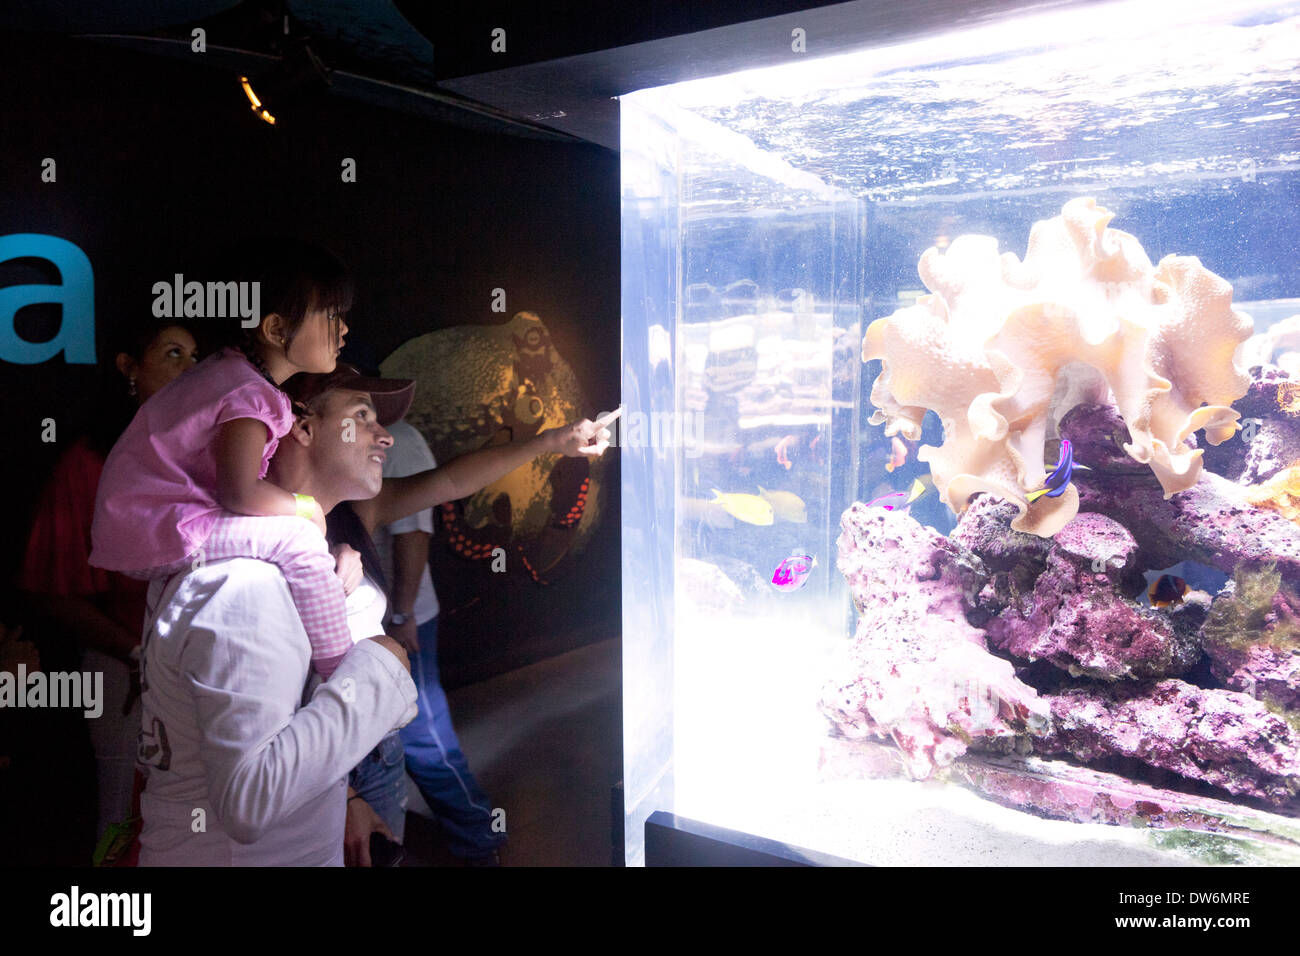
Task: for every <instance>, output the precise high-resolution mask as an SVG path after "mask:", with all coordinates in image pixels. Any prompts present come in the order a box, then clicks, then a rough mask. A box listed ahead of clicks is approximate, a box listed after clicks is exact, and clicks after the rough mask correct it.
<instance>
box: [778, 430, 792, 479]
mask: <svg viewBox="0 0 1300 956" xmlns="http://www.w3.org/2000/svg"><path fill="white" fill-rule="evenodd" d="M795 440H796V437H795V436H794V435H786V436H785V437H784V438H782V439H781V440H780V441H779V442H777V443H776V463H777V464H778V465H784V466H785V470H786V471H789V470H790V466H791V465H793V464H794V462H792V461H791V460H790V456H789V455H787V454H786V451H787V450H788V449H789V447H790V443H791V442H792V441H795Z"/></svg>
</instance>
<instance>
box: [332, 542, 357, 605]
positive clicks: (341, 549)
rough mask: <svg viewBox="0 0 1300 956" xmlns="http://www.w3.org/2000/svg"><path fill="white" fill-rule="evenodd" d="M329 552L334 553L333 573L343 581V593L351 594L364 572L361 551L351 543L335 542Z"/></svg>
mask: <svg viewBox="0 0 1300 956" xmlns="http://www.w3.org/2000/svg"><path fill="white" fill-rule="evenodd" d="M330 554H332V555H334V573H335V574H337V575H338V576H339V580H340V581H342V582H343V593H344V594H351V593H352V592H353V590H355V589H356V586H357V585H358V584H360V583H361V578H362V576H363V575H364V574H365V571H364V570H363V569H362V567H361V553H360V552H358V551H357V550H356V549H355V548H353V547H352V546H351V545H347V544H336V545H335V546H334V547H332V548H330Z"/></svg>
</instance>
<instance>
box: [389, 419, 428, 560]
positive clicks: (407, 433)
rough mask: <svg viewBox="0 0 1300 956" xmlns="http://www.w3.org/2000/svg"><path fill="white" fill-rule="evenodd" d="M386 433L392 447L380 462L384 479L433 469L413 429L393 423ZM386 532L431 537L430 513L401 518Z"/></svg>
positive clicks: (425, 444)
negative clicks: (388, 433) (424, 533)
mask: <svg viewBox="0 0 1300 956" xmlns="http://www.w3.org/2000/svg"><path fill="white" fill-rule="evenodd" d="M388 430H389V432H390V433H391V434H392V436H393V447H392V448H390V449H388V457H387V460H385V462H384V477H385V478H405V477H406V476H407V475H417V474H419V473H420V472H422V471H428V470H429V469H430V468H436V467H437V462H436V461H435V460H434V457H433V452H431V451H430V450H429V445H428V443H427V442H425V440H424V436H423V435H421V434H420V433H419V432H418V431H417V430H416V429H415V427H414V426H413V425H408V424H407V423H406V422H394V423H393V425H392V426H390V427H389V429H388ZM386 530H387V531H388V533H389V534H406V533H407V532H408V531H424V532H427V533H428V534H433V509H432V508H425V509H424V510H423V511H417V512H416V513H415V514H413V515H407V516H406V517H405V518H398V519H397V520H396V521H394V522H393V523H392V524H390V525H388V526H387V529H386Z"/></svg>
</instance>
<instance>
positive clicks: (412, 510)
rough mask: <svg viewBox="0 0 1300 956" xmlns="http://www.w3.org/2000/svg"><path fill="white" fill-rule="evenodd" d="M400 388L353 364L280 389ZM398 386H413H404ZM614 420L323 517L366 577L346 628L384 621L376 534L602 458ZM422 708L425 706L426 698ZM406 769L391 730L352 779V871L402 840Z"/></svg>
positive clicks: (460, 464) (539, 440) (450, 467)
mask: <svg viewBox="0 0 1300 956" xmlns="http://www.w3.org/2000/svg"><path fill="white" fill-rule="evenodd" d="M397 384H398V382H397V381H395V380H385V379H378V378H365V377H362V376H360V375H359V374H358V373H357V372H356V370H355V369H353V368H351V367H350V366H347V365H340V366H339V368H338V369H336V370H335V371H334V372H332V373H329V374H317V375H312V374H300V375H296V376H294V377H293V378H292V379H290V380H289V381H288V382H286V383H285V390H286V391H287V392H288V393H289V395H290V396H291V397H292V398H293V399H294V400H295V401H296V402H298V403H299V404H300V405H302V406H304V407H306V408H307V409H308V410H311V411H313V412H315V411H319V410H320V409H321V403H322V401H323V400H325V399H326V398H327V397H330V398H331V400H332V401H338V400H339V398H338V396H339V394H340V393H347V392H350V391H353V390H365V389H369V390H371V394H372V395H373V396H374V398H375V400H376V403H378V401H379V397H380V393H379V391H378V389H387V388H393V387H395V386H396V385H397ZM400 384H402V385H410V383H408V382H405V381H402V382H401V383H400ZM403 398H404V399H405V401H403V402H402V404H401V405H400V407H397V406H394V407H393V408H391V409H384V408H381V409H380V421H381V422H382V424H383V425H385V426H388V425H391V424H395V423H396V422H398V420H399V419H400V418H401V417H402V416H403V415H405V413H406V410H407V407H408V406H409V395H408V393H405V392H404V393H403ZM617 414H618V413H617V412H616V413H614V414H613V415H607V416H605V417H604V418H602V419H600V420H599V421H597V422H591V421H587V420H584V421H581V422H578V423H576V424H572V425H569V426H567V427H564V428H559V429H549V430H547V431H544V432H542V433H539V434H538V435H536V436H534V437H533V438H532V439H529V440H526V441H519V442H514V443H512V444H508V445H500V446H494V447H492V448H488V449H483V450H481V451H477V452H473V453H470V454H467V455H463V456H461V457H460V458H457V459H455V460H453V461H451V462H448V463H447V464H445V465H443V466H441V467H437V468H429V469H427V470H424V471H420V472H417V473H415V474H410V475H405V476H402V477H392V476H390V477H388V478H385V479H384V480H383V486H382V488H381V490H380V492H379V493H378V494H377V495H373V496H366V497H365V498H363V499H360V500H352V501H343V502H340V503H339V504H338V506H337V507H335V508H334V509H333V510H331V511H330V512H329V514H328V525H329V532H328V533H329V541H330V544H331V545H334V546H335V553H336V554H337V553H338V547H339V546H340V545H346V546H350V549H352V550H353V551H355V552H357V553H359V555H360V564H361V565H363V566H364V574H362V573H361V572H360V571H359V570H354V571H353V572H352V574H351V575H350V577H352V578H353V579H356V578H358V577H360V578H361V583H360V585H359V586H358V587H356V588H355V589H354V590H352V591H351V593H350V594H349V596H348V610H349V622H350V624H351V623H352V621H353V618H354V617H355V616H356V615H361V616H363V617H364V619H365V620H366V624H365V628H364V629H363V630H364V633H366V634H370V633H374V630H373V628H374V627H375V626H377V625H378V622H380V621H382V620H383V618H384V617H385V615H386V611H387V600H386V598H385V592H386V589H387V588H386V586H387V584H388V582H387V581H386V580H385V576H384V573H383V570H382V564H383V562H382V560H381V558H380V555H379V553H378V550H377V549H376V547H375V544H374V541H373V539H372V535H373V534H374V532H375V530H376V529H377V528H381V527H384V526H385V525H389V524H392V523H393V522H395V521H398V520H400V519H402V518H404V517H406V516H408V515H412V514H416V513H418V512H420V511H423V510H425V509H428V508H431V507H433V506H435V505H438V504H441V503H442V502H444V501H451V500H455V499H458V498H464V497H466V496H468V495H472V494H474V493H475V492H477V491H479V490H481V489H482V488H484V487H486V486H487V485H489V484H491V483H492V482H493V481H496V480H497V479H498V478H501V477H502V476H504V475H506V474H508V473H510V472H511V471H513V470H514V469H516V468H518V467H519V466H521V465H523V464H526V463H527V462H528V461H531V460H532V459H533V458H534V457H536V456H537V455H539V454H545V453H561V454H565V455H568V456H570V457H577V456H580V455H581V456H593V457H594V456H599V455H600V454H601V453H602V452H603V451H604V450H605V448H607V447H608V446H609V437H610V434H609V431H608V430H607V428H606V426H607V425H608V424H609V423H610V422H612V421H613V420H614V418H615V417H617ZM358 440H360V439H358ZM341 573H343V572H342V564H341ZM363 609H364V610H363ZM354 630H355V628H354ZM354 636H359V635H355V634H354ZM419 706H420V707H421V708H423V707H426V706H429V701H428V699H427V698H426V697H424V696H423V695H422V696H421V702H420V705H419ZM405 771H406V767H405V765H404V761H403V745H402V740H401V738H399V737H398V735H397V733H396V731H394V732H393V733H390V734H388V735H387V736H385V737H384V739H383V740H381V741H380V743H379V744H378V745H377V746H376V747H375V749H374V750H373V751H371V752H370V753H369V754H367V755H366V757H365V759H364V760H363V761H362V762H361V764H360V765H358V767H356V768H355V769H354V770H353V771H352V773H351V774H350V775H349V788H348V805H347V810H348V812H347V830H346V844H345V850H344V854H345V859H346V861H347V863H348V864H349V865H362V866H366V865H371V863H372V861H371V859H370V853H369V846H370V844H369V837H370V835H371V834H372V833H374V832H378V833H382V834H383V835H384V836H386V837H388V838H389V839H395V840H397V841H399V842H400V840H401V837H402V829H403V824H404V818H405V812H406V773H405ZM375 862H377V861H375ZM475 862H488V860H485V861H475Z"/></svg>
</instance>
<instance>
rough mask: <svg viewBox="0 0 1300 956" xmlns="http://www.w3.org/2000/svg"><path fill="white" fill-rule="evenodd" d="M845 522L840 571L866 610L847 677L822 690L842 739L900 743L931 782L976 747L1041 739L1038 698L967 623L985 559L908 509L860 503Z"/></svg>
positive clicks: (916, 773) (915, 770)
mask: <svg viewBox="0 0 1300 956" xmlns="http://www.w3.org/2000/svg"><path fill="white" fill-rule="evenodd" d="M840 524H841V529H842V531H841V534H840V537H839V541H838V550H839V559H838V562H837V564H838V567H839V569H840V571H841V572H842V573H843V574H844V576H845V578H847V579H848V582H849V587H850V589H851V591H852V593H853V599H854V603H855V604H856V606H857V608H858V611H859V617H858V624H857V632H856V635H855V637H854V641H853V644H852V647H851V649H850V651H849V655H848V656H849V660H848V663H847V668H846V673H845V675H844V676H843V677H841V678H838V679H832V680H831V681H830V682H829V683H828V684H827V685H826V687H825V688H824V690H823V692H822V701H821V707H822V711H823V712H824V713H825V714H826V715H827V716H828V717H829V718H830V719H831V721H832V722H833V723H834V724H835V725H836V727H837V728H838V729H839V731H840V733H842V734H843V735H844V736H846V737H850V738H863V737H867V736H875V737H881V738H892V739H893V740H894V742H895V743H896V744H897V745H898V748H899V750H900V751H901V752H902V753H903V755H904V758H905V761H906V765H907V769H908V772H909V773H910V774H911V775H912V776H913V777H915V778H917V779H923V778H925V777H927V776H929V775H930V773H931V772H933V770H934V769H935V768H936V767H943V766H946V765H948V764H950V763H951V762H952V761H953V760H954V759H955V758H957V757H958V756H960V755H961V754H963V753H964V752H965V751H966V748H967V746H968V745H969V744H970V743H971V742H972V741H974V740H983V741H989V740H992V739H994V738H998V739H1002V740H1007V739H1009V738H1016V737H1022V736H1023V735H1025V734H1027V733H1031V732H1040V731H1041V730H1042V729H1043V727H1044V724H1043V720H1044V716H1045V713H1046V708H1045V706H1044V705H1043V703H1042V701H1040V700H1039V698H1038V695H1037V694H1036V693H1035V691H1034V690H1033V689H1032V688H1030V687H1027V686H1025V685H1024V684H1022V683H1021V682H1020V681H1019V680H1017V679H1016V676H1015V672H1014V670H1013V668H1012V666H1011V664H1010V663H1008V662H1007V661H1004V660H1001V659H999V658H997V657H994V656H993V655H991V654H989V653H988V650H987V648H986V646H985V644H984V636H983V633H982V632H981V631H979V630H978V629H977V628H974V627H972V626H971V625H970V624H968V623H967V622H966V615H965V612H966V610H967V608H968V607H970V605H971V603H972V601H973V598H974V595H975V593H976V592H978V590H979V589H980V588H981V586H982V584H983V571H982V568H981V566H980V562H979V559H978V558H975V557H974V556H972V555H971V554H969V553H968V552H966V551H965V550H964V549H962V548H960V547H959V546H958V545H956V544H954V543H953V542H951V541H950V540H949V539H947V538H946V537H944V536H943V535H941V534H938V533H937V532H935V531H933V530H932V529H930V528H926V527H924V526H922V525H921V524H919V523H918V522H917V521H916V520H915V519H914V518H912V517H911V516H909V515H905V514H901V513H899V512H893V511H886V510H885V509H883V508H868V507H866V506H865V505H863V504H861V503H857V504H854V505H853V506H852V507H851V508H849V509H848V510H847V511H845V512H844V515H843V517H842V518H841V520H840ZM1004 745H1005V744H1004Z"/></svg>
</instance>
